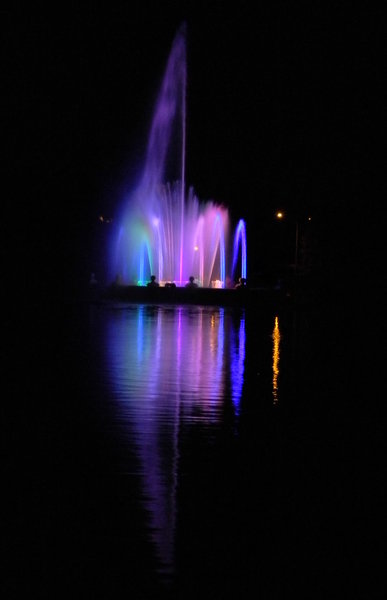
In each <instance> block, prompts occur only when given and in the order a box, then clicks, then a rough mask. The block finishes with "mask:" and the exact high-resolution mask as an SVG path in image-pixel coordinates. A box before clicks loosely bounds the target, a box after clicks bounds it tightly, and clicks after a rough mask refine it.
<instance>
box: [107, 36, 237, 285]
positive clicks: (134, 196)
mask: <svg viewBox="0 0 387 600" xmlns="http://www.w3.org/2000/svg"><path fill="white" fill-rule="evenodd" d="M186 80H187V77H186V28H185V24H183V25H182V26H181V27H180V29H179V30H178V32H177V34H176V36H175V39H174V41H173V44H172V48H171V52H170V55H169V59H168V62H167V67H166V70H165V74H164V78H163V81H162V85H161V89H160V92H159V96H158V99H157V102H156V107H155V111H154V115H153V120H152V124H151V129H150V134H149V139H148V146H147V152H146V159H145V164H144V169H143V173H142V176H141V178H140V181H139V184H138V185H137V187H136V188H135V189H134V191H132V192H131V193H130V194H129V196H128V198H127V199H126V201H125V205H124V207H123V214H122V217H121V218H120V222H121V227H120V230H119V232H118V235H117V236H116V239H115V242H114V244H113V256H112V261H111V262H112V267H111V268H112V273H114V274H117V273H118V274H119V275H120V278H121V280H122V281H123V282H124V283H129V284H137V285H144V284H145V282H146V280H148V279H149V277H150V275H151V274H152V273H153V274H157V275H156V276H157V277H158V280H159V282H160V284H161V285H163V284H164V283H165V282H174V283H175V284H176V285H177V286H182V285H184V284H185V283H186V282H187V280H188V278H189V276H190V275H193V276H194V277H195V278H196V279H197V280H198V282H199V284H200V285H201V286H202V287H225V286H226V276H227V275H226V273H227V270H226V268H227V264H228V260H229V256H228V242H229V236H230V218H229V214H228V210H227V208H226V207H225V206H223V205H222V204H219V203H215V202H214V201H212V200H211V201H206V202H200V201H199V199H198V198H197V197H196V195H195V193H194V191H193V188H192V187H190V188H188V190H187V189H186V183H185V152H186V149H185V145H186ZM176 143H178V144H179V147H180V151H179V160H176V161H174V162H173V163H171V160H170V155H171V150H172V149H173V146H174V145H176ZM171 164H172V167H175V168H176V169H178V172H177V173H176V172H173V170H172V172H171ZM167 171H168V173H167ZM171 180H172V181H171ZM240 245H241V246H242V250H241V263H242V265H241V275H242V277H246V228H245V223H244V221H243V220H240V221H239V223H238V226H237V228H236V232H235V239H234V246H233V261H232V271H231V273H230V274H229V277H230V279H231V280H232V278H233V276H234V274H235V269H236V266H237V261H238V248H239V246H240Z"/></svg>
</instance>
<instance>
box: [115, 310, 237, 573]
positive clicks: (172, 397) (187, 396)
mask: <svg viewBox="0 0 387 600" xmlns="http://www.w3.org/2000/svg"><path fill="white" fill-rule="evenodd" d="M230 329H231V333H230V334H229V333H228V332H229V331H230ZM232 332H233V324H232V320H231V316H230V314H229V313H228V312H227V311H225V309H224V308H208V307H201V306H190V307H168V306H163V307H155V306H149V305H132V306H130V307H128V308H127V310H120V311H116V312H112V313H111V314H109V318H108V320H107V338H106V349H107V355H106V369H107V372H108V377H109V380H110V386H111V390H112V395H113V401H114V405H115V407H116V408H115V412H116V419H117V423H118V424H119V427H120V428H121V430H122V432H123V435H125V437H127V439H128V440H129V441H130V444H131V445H132V444H134V446H135V452H136V455H137V457H138V458H139V461H140V464H141V469H140V473H139V475H140V477H141V480H142V486H143V495H144V503H145V506H146V508H147V510H148V513H149V529H150V532H151V538H152V540H153V543H154V545H155V548H156V551H157V554H158V557H159V559H160V561H161V563H162V564H163V565H164V570H163V572H164V573H165V574H167V575H168V573H171V572H172V570H173V565H174V535H175V528H176V489H177V481H178V471H179V443H178V441H179V435H180V430H181V427H182V425H183V424H184V427H185V428H186V427H187V426H188V427H195V426H197V425H200V426H201V427H206V428H208V430H209V435H210V432H211V429H212V428H215V430H216V428H217V427H218V425H219V424H220V423H221V422H222V419H223V407H224V402H225V400H226V398H227V397H230V395H231V397H232V400H233V404H234V407H235V412H236V414H238V413H239V403H240V398H241V394H242V386H243V375H244V352H245V350H244V348H245V329H244V319H242V320H241V322H240V325H239V333H238V334H236V333H235V331H234V333H232ZM226 341H227V343H226ZM228 342H230V344H229V343H228ZM229 352H230V359H229V357H228V354H229ZM229 370H230V374H229V373H228V371H229ZM230 379H231V386H232V389H231V391H230V390H229V389H228V388H227V385H229V384H226V382H229V381H230Z"/></svg>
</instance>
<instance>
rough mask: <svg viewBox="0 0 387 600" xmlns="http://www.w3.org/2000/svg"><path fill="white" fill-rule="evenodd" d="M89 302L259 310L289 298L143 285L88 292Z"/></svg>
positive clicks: (263, 292)
mask: <svg viewBox="0 0 387 600" xmlns="http://www.w3.org/2000/svg"><path fill="white" fill-rule="evenodd" d="M90 297H91V299H95V300H116V301H121V302H141V303H142V302H144V303H147V302H152V303H153V302H157V303H163V304H164V303H165V304H202V305H210V306H211V305H212V306H236V307H238V306H240V307H247V306H252V307H258V306H259V305H262V304H264V305H266V304H267V303H270V304H271V305H283V304H287V303H288V302H289V298H288V297H287V296H286V294H284V293H283V292H282V291H277V290H264V289H249V288H241V289H216V288H196V289H189V288H179V287H175V288H167V287H155V288H149V287H142V286H134V285H128V286H115V285H112V286H109V287H107V288H105V289H102V290H99V289H95V290H93V289H91V290H90Z"/></svg>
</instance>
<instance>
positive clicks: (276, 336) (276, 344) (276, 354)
mask: <svg viewBox="0 0 387 600" xmlns="http://www.w3.org/2000/svg"><path fill="white" fill-rule="evenodd" d="M272 338H273V404H277V403H278V375H279V366H278V365H279V360H280V340H281V333H280V329H279V322H278V317H275V318H274V329H273V334H272Z"/></svg>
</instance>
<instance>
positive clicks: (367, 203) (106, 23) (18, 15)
mask: <svg viewBox="0 0 387 600" xmlns="http://www.w3.org/2000/svg"><path fill="white" fill-rule="evenodd" d="M2 16H3V19H2V21H3V28H4V36H3V63H4V69H3V90H4V94H3V101H4V107H3V117H4V125H5V132H6V136H5V138H4V139H5V150H6V152H5V155H6V162H5V166H6V173H7V174H9V175H10V182H9V186H8V191H7V196H6V200H7V202H9V203H10V206H11V209H12V210H11V216H10V220H11V223H12V225H11V227H10V233H11V241H10V246H12V248H10V255H11V256H14V257H15V262H14V263H12V265H13V267H12V271H13V272H14V273H16V275H17V278H18V279H20V277H22V279H23V280H25V281H26V283H27V282H28V285H35V284H36V282H39V281H42V280H43V281H44V280H47V279H48V280H49V281H50V284H51V287H52V283H53V282H55V281H58V282H59V281H62V282H63V285H65V286H70V287H71V282H72V281H73V282H74V285H75V286H76V285H78V283H79V281H80V280H85V279H86V278H88V277H89V275H90V272H91V271H93V270H96V271H97V272H98V264H99V261H100V255H99V254H98V252H99V251H100V249H101V247H102V241H101V236H102V237H103V235H104V234H101V231H100V229H99V228H98V216H99V215H100V214H103V215H105V216H109V217H110V216H114V215H115V211H116V210H117V207H118V206H119V204H120V202H121V199H122V197H123V194H124V192H125V190H128V189H130V185H131V182H133V179H134V178H135V176H136V175H137V174H138V172H139V170H140V169H141V165H142V160H143V155H144V150H145V144H146V141H147V135H148V129H149V126H150V122H151V117H152V112H153V107H154V102H155V99H156V95H157V91H158V86H159V84H160V81H161V78H162V75H163V71H164V67H165V64H166V60H167V57H168V54H169V51H170V47H171V44H172V40H173V38H174V35H175V33H176V31H177V29H178V27H179V26H180V24H181V23H182V22H183V21H185V22H186V24H187V55H188V59H187V60H188V65H187V69H188V90H187V101H188V104H187V157H186V163H187V183H188V184H189V185H192V186H193V187H194V189H195V191H196V193H197V195H198V196H199V198H200V199H202V200H207V199H213V200H216V201H218V202H222V203H224V204H225V205H226V206H228V207H229V209H230V213H231V216H232V218H233V219H239V218H245V219H246V222H247V228H248V246H249V265H250V269H251V273H255V272H257V271H258V272H259V271H261V270H265V269H267V268H270V257H271V255H272V247H271V246H270V244H273V240H274V242H275V244H276V245H278V244H280V243H281V241H280V240H281V239H282V240H283V243H284V244H286V246H287V250H286V252H288V253H289V254H290V253H291V252H292V248H291V244H292V242H291V241H290V240H291V239H292V237H291V234H290V233H288V234H287V236H282V233H280V234H278V231H276V230H275V226H274V225H273V222H274V219H273V215H274V212H275V210H277V209H278V208H281V209H283V210H285V211H286V212H287V214H288V215H289V216H291V218H292V219H294V217H298V218H301V219H302V218H304V217H305V216H306V215H312V216H313V219H314V227H315V245H316V247H317V249H318V253H319V255H320V258H321V260H320V263H321V264H322V265H323V271H325V272H326V273H327V272H328V271H331V272H335V273H336V275H337V277H336V281H335V282H334V285H336V283H338V284H339V282H340V280H341V279H342V278H346V279H347V278H348V279H349V280H350V278H351V277H352V276H353V275H358V274H359V275H360V276H364V273H365V272H369V270H370V269H371V271H372V273H373V277H377V271H376V269H375V258H376V257H377V255H378V253H379V252H380V251H379V250H378V249H377V248H376V246H375V238H376V236H375V230H376V224H377V222H378V221H379V219H378V217H377V216H376V215H377V213H378V210H379V209H380V205H379V202H380V201H381V199H380V198H381V186H380V173H381V161H382V153H381V152H380V150H379V148H378V144H377V140H378V138H379V130H380V125H381V123H382V121H381V120H380V118H379V117H381V115H382V111H381V107H382V101H381V89H382V69H381V63H382V61H381V55H380V52H381V49H380V44H381V39H382V31H381V20H380V19H379V15H378V13H377V11H376V10H375V9H374V8H372V9H369V10H368V9H367V10H363V11H359V10H357V9H356V8H355V7H354V6H352V5H350V4H347V3H340V4H339V6H337V5H334V4H330V3H326V2H324V3H319V2H317V3H316V2H315V3H313V5H310V4H309V3H302V2H301V3H297V4H296V5H295V6H289V5H288V3H286V2H274V3H265V4H263V3H262V4H258V5H254V7H253V6H250V4H249V3H239V4H238V6H237V7H232V8H231V7H228V8H226V7H225V6H224V4H223V3H221V2H206V3H200V2H196V3H190V2H182V3H178V6H177V7H176V6H174V4H173V3H163V4H161V3H152V2H150V3H146V2H145V3H144V2H142V3H126V2H116V3H113V4H112V5H108V4H106V5H103V4H102V5H99V6H98V7H96V6H94V4H93V3H82V5H81V6H78V5H72V4H67V5H66V6H63V7H59V8H56V9H55V10H50V9H47V8H44V9H42V10H39V9H34V10H32V9H26V8H23V7H22V8H20V7H19V8H15V9H12V10H10V9H7V8H6V9H3V15H2ZM288 222H289V223H290V219H289V221H288ZM289 227H290V225H289ZM273 228H274V229H273ZM6 231H7V232H8V226H7V228H6ZM365 240H367V241H366V242H365ZM96 248H97V249H99V250H96ZM369 250H371V252H370V253H369V252H368V251H369ZM33 255H34V258H32V256H33ZM27 256H29V257H30V260H28V258H27ZM372 256H373V260H370V259H371V258H372ZM81 257H82V260H80V259H81ZM26 258H27V260H26ZM349 272H351V274H350V275H349ZM343 280H344V279H343ZM328 285H330V284H328ZM60 290H61V288H60Z"/></svg>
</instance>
